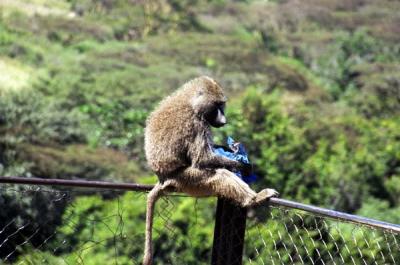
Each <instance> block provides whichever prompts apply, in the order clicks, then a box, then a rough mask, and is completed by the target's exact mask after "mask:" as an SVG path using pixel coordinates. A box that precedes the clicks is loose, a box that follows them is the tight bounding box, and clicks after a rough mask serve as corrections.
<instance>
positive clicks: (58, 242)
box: [0, 177, 400, 264]
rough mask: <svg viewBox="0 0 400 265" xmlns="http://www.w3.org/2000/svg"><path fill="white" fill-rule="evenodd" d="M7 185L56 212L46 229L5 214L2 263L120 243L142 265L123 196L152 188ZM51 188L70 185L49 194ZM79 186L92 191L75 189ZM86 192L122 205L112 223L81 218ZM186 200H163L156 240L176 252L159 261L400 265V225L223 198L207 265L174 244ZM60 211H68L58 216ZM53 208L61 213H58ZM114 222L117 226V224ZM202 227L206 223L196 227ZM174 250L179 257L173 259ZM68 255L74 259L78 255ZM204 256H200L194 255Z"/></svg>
mask: <svg viewBox="0 0 400 265" xmlns="http://www.w3.org/2000/svg"><path fill="white" fill-rule="evenodd" d="M0 183H3V185H0V200H1V199H2V200H7V198H12V197H13V196H16V197H18V200H20V204H21V205H10V206H9V207H10V208H12V207H14V208H16V209H21V208H23V207H24V206H27V207H29V206H30V205H29V203H27V202H25V200H28V199H27V198H29V200H32V201H35V202H37V201H39V202H40V200H42V201H43V203H44V204H46V203H47V205H46V207H49V209H50V210H49V211H47V212H46V211H44V212H43V213H40V210H41V209H40V207H39V209H36V210H37V211H38V213H37V214H36V215H40V214H49V218H48V219H46V222H47V223H46V222H45V223H41V224H35V223H34V222H35V220H36V219H35V217H32V216H30V215H29V216H28V215H27V217H26V220H23V218H22V217H21V216H11V215H12V214H10V215H7V214H8V213H7V209H3V215H2V214H1V213H0V264H2V262H3V263H14V262H17V264H36V263H35V262H32V260H36V258H35V257H34V254H29V253H31V252H32V249H35V250H43V252H40V253H41V255H42V256H41V257H40V259H42V260H47V259H52V258H53V256H47V255H49V254H48V253H51V254H52V255H53V254H54V256H56V257H61V260H62V261H63V262H64V263H65V264H84V263H85V255H84V253H85V251H88V249H91V248H95V247H100V246H102V244H106V245H110V244H111V245H113V244H114V246H115V262H114V263H115V264H124V260H123V258H122V256H123V255H120V254H119V253H117V249H118V248H117V247H116V246H117V245H118V244H119V245H121V244H122V245H124V244H127V245H129V244H131V248H132V249H131V251H130V252H129V253H130V260H129V262H130V263H133V264H140V261H139V260H140V255H141V247H142V246H141V244H142V240H136V239H142V236H143V235H144V230H143V231H142V230H141V231H136V232H135V233H133V234H131V235H129V236H128V235H127V234H125V233H127V231H125V230H124V229H125V228H124V224H125V225H126V224H127V222H126V221H124V218H127V219H129V216H126V214H127V211H128V210H129V209H128V208H129V207H128V205H123V203H121V201H122V199H120V196H121V191H135V192H136V193H137V196H138V197H137V198H141V200H142V202H144V201H145V196H144V192H147V191H149V190H150V189H151V188H152V187H153V186H152V185H142V184H132V183H112V182H103V181H86V180H61V179H40V178H19V177H0ZM44 186H51V187H64V188H63V190H56V189H53V188H50V189H44V188H43V187H44ZM66 187H69V188H68V189H66ZM76 187H79V188H88V189H89V190H88V189H86V190H83V191H82V190H80V191H74V190H72V189H71V188H76ZM82 194H84V195H88V194H89V195H93V194H100V195H101V196H102V197H105V198H112V199H113V200H116V201H117V202H116V204H115V205H116V207H115V208H116V213H115V214H110V215H108V216H106V217H104V218H105V219H102V218H99V217H96V218H97V219H96V218H94V217H93V218H92V217H91V218H90V219H88V220H79V218H78V217H79V214H77V212H76V211H75V210H74V209H76V208H77V206H81V205H79V202H76V198H77V196H75V195H82ZM180 199H182V197H180V195H179V194H178V195H177V196H176V195H174V196H171V195H168V196H165V197H164V198H163V200H162V201H161V202H160V203H159V204H160V206H159V208H158V209H159V211H158V214H157V216H156V218H158V219H160V220H161V222H160V224H159V227H158V228H157V226H156V227H155V229H156V235H157V234H158V236H159V237H158V241H159V242H163V241H165V240H167V241H170V242H169V243H168V244H167V245H168V247H165V246H164V245H163V246H161V245H159V246H160V248H166V249H163V253H161V252H160V253H155V256H156V260H159V261H162V262H163V263H161V264H164V263H165V264H207V263H208V262H209V261H208V262H206V260H209V259H211V264H243V263H245V264H396V261H397V260H400V247H399V243H400V225H397V224H390V223H386V222H382V221H377V220H373V219H369V218H365V217H360V216H356V215H351V214H346V213H342V212H338V211H333V210H328V209H324V208H320V207H315V206H311V205H306V204H301V203H297V202H293V201H289V200H285V199H280V198H272V199H271V200H270V201H269V205H268V206H265V207H260V208H257V209H250V210H249V211H246V210H244V209H241V208H238V207H236V206H234V205H232V204H231V203H230V202H229V201H225V200H222V199H220V200H219V201H218V206H217V211H216V224H215V229H214V241H213V246H212V247H211V244H210V245H209V246H204V249H203V250H201V251H203V254H206V256H207V257H206V258H204V260H202V259H201V258H199V257H197V260H195V261H193V260H191V258H190V257H186V256H185V255H183V254H180V253H177V250H176V249H175V248H174V246H173V245H171V244H174V243H176V242H174V238H177V234H178V233H179V232H180V231H181V229H182V228H181V227H180V226H181V224H179V223H178V221H176V223H174V222H175V221H174V213H175V210H176V208H177V207H178V205H179V202H178V201H176V200H180ZM183 199H186V197H185V198H183ZM77 203H78V204H77ZM25 204H26V205H25ZM74 204H75V205H74ZM4 205H5V207H7V204H4V203H3V207H4ZM193 205H194V206H193V207H194V208H195V209H196V208H197V206H196V203H194V204H193ZM143 206H144V205H143ZM57 207H60V208H62V209H63V210H62V211H56V209H57ZM53 210H54V212H55V213H52V212H51V211H53ZM141 214H142V213H141ZM31 215H35V214H31ZM53 215H54V216H53ZM7 218H8V219H7ZM108 218H110V219H108ZM1 219H3V220H1ZM6 219H7V220H6ZM109 220H112V221H109ZM82 221H84V222H86V223H89V228H90V226H91V228H90V229H92V230H93V231H92V232H91V233H92V234H91V236H88V237H86V238H85V242H68V238H69V235H71V234H74V233H78V232H79V233H80V232H81V231H80V230H79V229H81V228H80V226H81V225H82V224H80V223H79V222H82ZM210 221H212V220H210ZM246 221H247V223H246ZM111 223H112V224H113V225H114V226H115V227H111ZM49 224H50V225H49ZM60 224H63V225H64V227H70V229H71V230H70V231H60V230H54V229H50V230H49V231H47V230H46V226H48V227H50V226H51V227H53V226H54V227H55V226H57V225H60ZM107 225H108V226H109V227H108V229H109V230H110V234H109V235H108V236H105V237H101V236H100V237H99V238H97V236H96V234H95V230H96V227H98V226H105V227H107ZM190 225H192V224H190ZM196 225H197V226H202V224H195V223H194V224H193V226H196ZM143 227H144V226H143ZM143 227H142V228H143ZM89 228H88V229H89ZM90 229H89V230H90ZM157 229H158V231H157ZM192 229H195V228H192ZM64 230H65V228H64ZM191 231H194V230H191ZM186 232H187V231H186ZM191 240H195V239H191V238H189V239H188V240H187V242H186V241H185V242H183V243H181V244H183V245H185V246H186V247H190V245H191V242H190V241H191ZM138 242H139V243H138ZM155 242H157V238H156V239H155ZM164 243H165V242H164ZM156 244H157V243H156ZM160 244H161V243H160ZM28 246H29V247H28ZM182 247H183V246H180V248H182ZM168 248H170V254H171V255H170V256H168V255H167V256H165V255H166V254H165V253H166V252H168ZM155 249H157V248H155ZM197 251H199V250H197V249H193V252H196V253H197ZM26 252H29V253H28V255H23V254H24V253H25V254H26ZM156 252H157V251H156ZM46 253H47V254H46ZM66 253H74V254H73V255H72V256H71V255H67V254H66ZM196 255H197V254H195V253H193V256H196ZM21 256H24V258H21ZM157 257H158V258H157ZM54 263H55V262H54ZM38 264H39V263H38ZM43 264H45V263H43ZM49 264H51V262H50V261H49Z"/></svg>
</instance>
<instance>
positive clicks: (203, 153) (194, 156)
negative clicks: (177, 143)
mask: <svg viewBox="0 0 400 265" xmlns="http://www.w3.org/2000/svg"><path fill="white" fill-rule="evenodd" d="M201 140H202V141H200V140H199V139H197V141H196V142H197V144H193V145H191V150H189V155H190V158H191V161H192V165H193V166H194V167H197V168H204V169H206V168H213V169H215V168H226V169H228V170H229V171H235V172H236V171H240V172H251V165H246V164H243V163H241V162H239V161H236V160H232V159H229V158H226V157H224V156H219V155H216V154H214V152H213V151H212V149H211V146H214V145H213V144H209V143H208V141H207V140H205V139H201Z"/></svg>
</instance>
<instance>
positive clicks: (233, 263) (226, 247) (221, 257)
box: [211, 198, 247, 265]
mask: <svg viewBox="0 0 400 265" xmlns="http://www.w3.org/2000/svg"><path fill="white" fill-rule="evenodd" d="M246 215H247V209H246V208H241V207H239V206H237V205H235V204H233V203H232V202H231V201H230V200H228V199H223V198H218V203H217V213H216V217H215V227H214V242H213V249H212V257H211V265H227V264H229V265H242V259H243V246H244V235H245V229H246Z"/></svg>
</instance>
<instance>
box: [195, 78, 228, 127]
mask: <svg viewBox="0 0 400 265" xmlns="http://www.w3.org/2000/svg"><path fill="white" fill-rule="evenodd" d="M193 82H194V83H193V86H192V88H193V89H194V91H193V97H192V100H191V104H192V107H193V110H194V112H195V113H196V115H197V116H198V117H199V118H201V119H203V120H205V121H207V122H208V124H209V125H211V126H213V127H222V126H224V125H225V124H226V118H225V114H224V109H225V102H226V96H225V95H224V91H223V89H222V87H221V86H220V85H219V84H218V83H217V82H215V81H214V80H213V79H212V78H210V77H207V76H202V77H199V78H196V79H194V80H193Z"/></svg>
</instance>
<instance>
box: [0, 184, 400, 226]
mask: <svg viewBox="0 0 400 265" xmlns="http://www.w3.org/2000/svg"><path fill="white" fill-rule="evenodd" d="M0 183H6V184H25V185H44V186H66V187H82V188H103V189H117V190H130V191H150V190H151V189H152V188H153V185H148V184H147V185H146V184H137V183H115V182H106V181H88V180H67V179H41V178H22V177H0ZM269 203H270V204H271V205H275V206H283V207H287V208H291V209H298V210H302V211H305V212H309V213H313V214H315V215H319V216H325V217H329V218H332V219H335V220H340V221H345V222H351V223H355V224H362V225H367V226H370V227H375V228H381V229H384V230H390V231H392V232H396V233H400V225H398V224H392V223H387V222H382V221H378V220H374V219H370V218H366V217H362V216H357V215H353V214H347V213H343V212H339V211H334V210H329V209H325V208H321V207H317V206H313V205H307V204H303V203H298V202H294V201H289V200H285V199H280V198H271V199H270V200H269Z"/></svg>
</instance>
